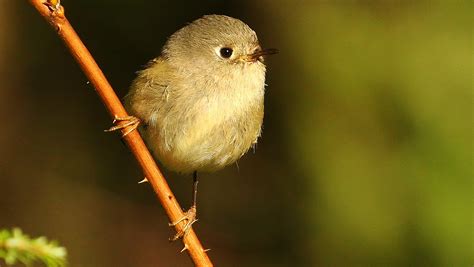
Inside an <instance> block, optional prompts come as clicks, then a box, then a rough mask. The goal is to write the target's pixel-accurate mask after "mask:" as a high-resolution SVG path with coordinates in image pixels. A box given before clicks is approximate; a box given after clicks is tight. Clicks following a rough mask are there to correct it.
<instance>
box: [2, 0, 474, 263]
mask: <svg viewBox="0 0 474 267" xmlns="http://www.w3.org/2000/svg"><path fill="white" fill-rule="evenodd" d="M415 2H416V3H415ZM415 2H410V3H409V2H408V1H378V2H377V1H313V2H311V1H269V0H267V1H259V2H256V1H238V2H224V1H216V0H208V1H200V2H197V1H196V2H181V1H170V2H162V1H151V0H148V1H144V0H141V1H117V0H114V1H112V0H103V1H72V0H70V1H68V0H64V1H63V4H64V5H65V7H66V14H67V16H68V18H69V20H70V21H71V23H72V24H73V26H74V27H75V29H76V30H77V32H78V33H79V35H80V36H81V37H82V38H83V41H84V42H85V44H86V45H87V46H88V47H89V49H90V51H91V52H92V54H93V55H94V56H95V58H96V60H97V61H98V63H99V65H100V66H101V67H102V69H103V70H104V72H105V74H106V76H107V77H108V78H109V80H110V82H111V83H112V85H113V86H114V88H115V89H116V90H117V93H118V95H119V96H120V97H123V96H124V95H125V94H126V92H127V88H128V86H129V84H130V82H131V81H132V79H133V78H134V75H135V74H134V72H135V71H136V70H138V69H140V67H141V66H142V65H143V64H145V63H146V62H147V61H148V60H149V59H151V58H153V57H155V56H157V55H158V54H159V51H160V49H161V46H162V45H163V43H164V42H165V40H166V37H167V36H169V35H170V34H172V33H173V32H174V31H175V30H177V29H179V28H180V27H182V26H183V25H185V24H186V23H187V22H190V21H192V20H194V19H196V18H198V17H200V16H202V15H204V14H211V13H218V14H227V15H230V16H234V17H237V18H240V19H242V20H243V21H245V22H246V23H248V24H249V25H250V26H251V27H252V28H253V29H254V30H255V31H256V32H257V33H258V35H259V38H260V40H261V43H262V44H263V46H265V47H275V48H279V49H280V51H281V52H280V54H279V55H277V56H274V57H272V58H270V59H269V60H268V61H267V64H268V75H267V84H268V87H267V92H266V107H265V112H266V115H265V122H264V125H265V127H264V131H263V138H261V139H260V142H259V144H258V148H257V150H256V153H249V154H247V155H245V156H244V157H243V158H242V159H241V160H240V161H239V169H238V168H237V167H236V166H235V165H234V166H230V167H228V168H226V169H225V170H223V171H220V172H217V173H214V174H203V175H201V183H200V191H199V219H200V220H199V222H198V223H197V224H196V225H195V229H196V230H197V232H198V234H199V236H200V238H201V240H202V242H203V243H204V246H205V247H206V248H211V249H212V250H211V251H210V252H209V255H210V257H211V258H212V259H213V260H214V262H215V263H216V265H217V266H472V264H473V263H474V248H473V243H474V234H473V229H474V227H473V220H474V216H473V204H474V197H473V193H474V192H473V177H474V174H473V165H472V164H473V128H472V127H473V112H474V109H473V59H474V54H473V44H472V41H473V14H474V12H473V11H474V10H473V1H449V0H445V1H429V0H428V1H415ZM0 81H1V88H0V121H1V122H2V127H1V133H0V227H12V226H19V227H21V228H23V229H24V231H25V232H27V233H29V234H32V235H46V236H48V237H50V238H53V239H57V240H59V241H60V242H61V243H62V244H63V245H64V246H66V247H67V248H68V251H69V261H70V266H91V267H95V266H97V267H107V266H140V267H142V266H190V265H191V262H190V261H189V259H188V257H187V256H186V255H182V254H179V253H178V251H179V250H180V249H181V246H182V245H181V244H180V243H179V242H176V243H171V244H170V243H168V241H167V239H168V237H169V236H171V235H172V234H173V232H172V231H171V230H170V229H169V227H168V226H167V223H168V221H167V218H166V216H165V215H164V212H163V209H162V208H161V207H160V205H159V204H158V202H157V201H156V199H155V197H154V194H153V192H152V190H151V189H150V188H149V186H147V185H137V182H138V181H139V180H141V179H142V178H143V176H142V174H141V173H140V171H139V168H138V166H137V164H136V163H135V161H134V159H133V157H132V155H131V154H130V152H129V151H128V150H127V148H126V147H125V146H124V145H122V143H121V142H120V139H119V136H118V135H115V134H108V133H103V131H102V130H103V129H105V128H108V127H109V126H110V125H111V119H110V118H109V116H108V115H107V114H106V112H105V109H104V108H103V106H102V104H101V103H100V101H99V99H98V97H97V96H96V94H95V92H94V89H93V88H92V87H91V86H90V85H89V84H88V83H87V80H86V78H85V77H84V75H83V74H82V73H81V71H80V69H79V68H78V67H77V65H76V63H75V62H74V61H73V60H72V58H71V56H70V55H69V54H68V52H67V50H66V49H65V48H64V46H63V44H62V43H61V41H60V40H59V39H58V38H57V36H56V34H55V33H54V32H53V31H52V30H51V28H50V27H49V26H48V25H47V24H46V23H45V21H44V20H43V19H42V18H41V17H40V16H39V15H38V14H37V13H36V11H35V10H34V9H33V8H32V7H31V6H30V5H29V4H28V2H27V1H26V0H25V1H17V0H15V1H7V0H0ZM165 174H166V176H167V177H168V180H169V183H170V185H171V187H172V189H173V190H174V191H175V193H176V195H177V197H178V199H179V201H180V203H181V204H182V205H183V206H184V207H188V206H189V204H190V198H191V194H190V191H191V177H187V176H181V175H178V174H175V173H170V172H166V171H165Z"/></svg>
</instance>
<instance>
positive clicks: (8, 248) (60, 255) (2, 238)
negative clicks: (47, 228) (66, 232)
mask: <svg viewBox="0 0 474 267" xmlns="http://www.w3.org/2000/svg"><path fill="white" fill-rule="evenodd" d="M66 256H67V252H66V249H65V248H64V247H61V246H59V245H58V244H57V242H55V241H48V239H46V237H43V236H41V237H38V238H30V237H29V236H28V235H26V234H24V233H23V232H22V231H21V229H19V228H14V229H13V230H11V231H10V230H6V229H3V230H0V258H1V259H3V260H5V262H6V264H7V265H13V264H15V263H17V262H21V263H23V264H25V265H27V266H30V265H31V264H32V263H34V262H43V263H44V264H45V265H46V266H48V267H61V266H66Z"/></svg>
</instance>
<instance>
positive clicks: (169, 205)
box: [29, 0, 212, 266]
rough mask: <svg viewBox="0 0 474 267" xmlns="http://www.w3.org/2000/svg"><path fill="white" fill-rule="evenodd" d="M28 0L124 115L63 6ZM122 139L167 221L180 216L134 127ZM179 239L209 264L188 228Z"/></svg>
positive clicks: (52, 0) (115, 113)
mask: <svg viewBox="0 0 474 267" xmlns="http://www.w3.org/2000/svg"><path fill="white" fill-rule="evenodd" d="M29 1H30V3H31V4H32V5H33V6H34V7H35V8H36V9H37V10H38V12H39V13H40V14H41V15H42V16H43V17H44V18H45V19H46V21H48V22H49V23H50V24H51V25H52V26H53V27H54V28H55V29H56V31H57V34H58V35H59V37H60V38H61V39H62V40H63V41H64V44H65V45H66V46H67V48H68V49H69V51H70V52H71V54H72V56H73V57H74V59H75V60H76V61H77V63H78V64H79V66H80V67H81V69H82V71H83V72H84V73H85V75H86V76H87V78H88V79H89V81H90V82H91V84H92V85H93V86H94V88H95V90H96V92H97V94H98V95H99V96H100V98H101V100H102V102H103V103H104V105H105V107H106V108H107V111H108V112H109V114H110V115H111V117H112V118H116V117H127V116H128V115H127V112H126V111H125V108H124V107H123V105H122V103H121V102H120V99H119V98H118V97H117V95H116V94H115V92H114V90H113V89H112V87H111V85H110V84H109V82H108V81H107V79H106V78H105V76H104V74H103V73H102V71H101V70H100V68H99V66H98V65H97V63H96V62H95V60H94V58H93V57H92V55H91V54H90V53H89V51H88V50H87V48H86V47H85V45H84V44H83V43H82V41H81V40H80V38H79V36H78V35H77V33H76V32H75V31H74V29H73V28H72V26H71V24H69V21H68V20H67V18H66V16H65V13H64V7H63V6H62V5H61V3H60V0H29ZM127 130H128V127H125V128H124V129H122V133H125V132H127ZM124 141H125V143H126V144H127V145H128V147H129V149H130V150H131V151H132V153H133V155H134V156H135V158H136V159H137V161H138V163H139V165H140V167H141V168H142V170H143V173H144V174H145V177H147V180H148V181H149V182H150V184H151V186H152V187H153V190H154V191H155V193H156V195H157V197H158V199H159V200H160V202H161V204H162V206H163V208H164V209H165V211H166V214H167V215H168V217H169V219H170V221H171V222H174V221H176V220H178V219H180V218H182V217H183V215H184V214H183V210H182V208H181V207H180V206H179V204H178V202H177V201H176V198H175V196H174V194H173V192H171V190H170V188H169V186H168V183H167V182H166V180H165V178H164V177H163V175H162V174H161V172H160V170H159V169H158V166H157V165H156V163H155V161H154V160H153V157H152V156H151V154H150V152H149V151H148V149H147V148H146V146H145V143H144V142H143V139H142V138H141V136H140V134H139V133H138V131H132V132H130V133H129V134H128V135H126V136H125V137H124ZM184 224H185V223H184V222H183V223H179V224H177V225H176V226H175V227H176V230H177V231H179V230H182V228H183V226H184ZM183 243H184V249H183V250H187V252H188V254H189V256H190V257H191V259H192V260H193V262H194V264H195V265H196V266H212V263H211V260H210V259H209V257H208V256H207V253H206V250H205V249H203V247H202V245H201V242H200V241H199V239H198V237H197V236H196V233H195V232H194V231H193V230H192V229H191V230H190V231H189V232H188V233H187V234H186V235H185V237H184V238H183Z"/></svg>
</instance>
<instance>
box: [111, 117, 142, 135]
mask: <svg viewBox="0 0 474 267" xmlns="http://www.w3.org/2000/svg"><path fill="white" fill-rule="evenodd" d="M120 122H124V123H121V124H117V123H120ZM113 123H114V124H115V126H112V127H110V128H109V129H107V130H104V132H113V131H117V130H122V129H125V128H129V129H127V130H126V131H125V132H124V133H123V134H122V137H125V136H127V135H128V134H129V133H131V132H132V131H134V130H135V129H137V128H138V125H140V119H139V118H137V117H135V116H126V117H118V116H115V118H114V120H113Z"/></svg>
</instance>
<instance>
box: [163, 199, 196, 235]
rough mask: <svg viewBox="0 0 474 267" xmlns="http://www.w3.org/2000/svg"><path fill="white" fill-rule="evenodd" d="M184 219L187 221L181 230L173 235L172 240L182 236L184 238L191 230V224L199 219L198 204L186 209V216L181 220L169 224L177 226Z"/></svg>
mask: <svg viewBox="0 0 474 267" xmlns="http://www.w3.org/2000/svg"><path fill="white" fill-rule="evenodd" d="M184 221H186V224H185V225H184V227H183V228H182V229H181V230H178V232H177V233H176V234H175V235H174V236H173V238H170V241H176V240H178V239H180V238H183V237H184V236H185V235H186V234H187V233H188V232H189V230H190V229H191V226H192V225H193V224H194V223H195V222H197V221H198V220H197V219H196V206H192V207H191V208H190V209H189V210H188V211H186V213H184V216H183V217H182V218H180V219H179V220H177V221H175V222H172V223H169V226H176V225H178V224H179V223H181V222H184Z"/></svg>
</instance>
